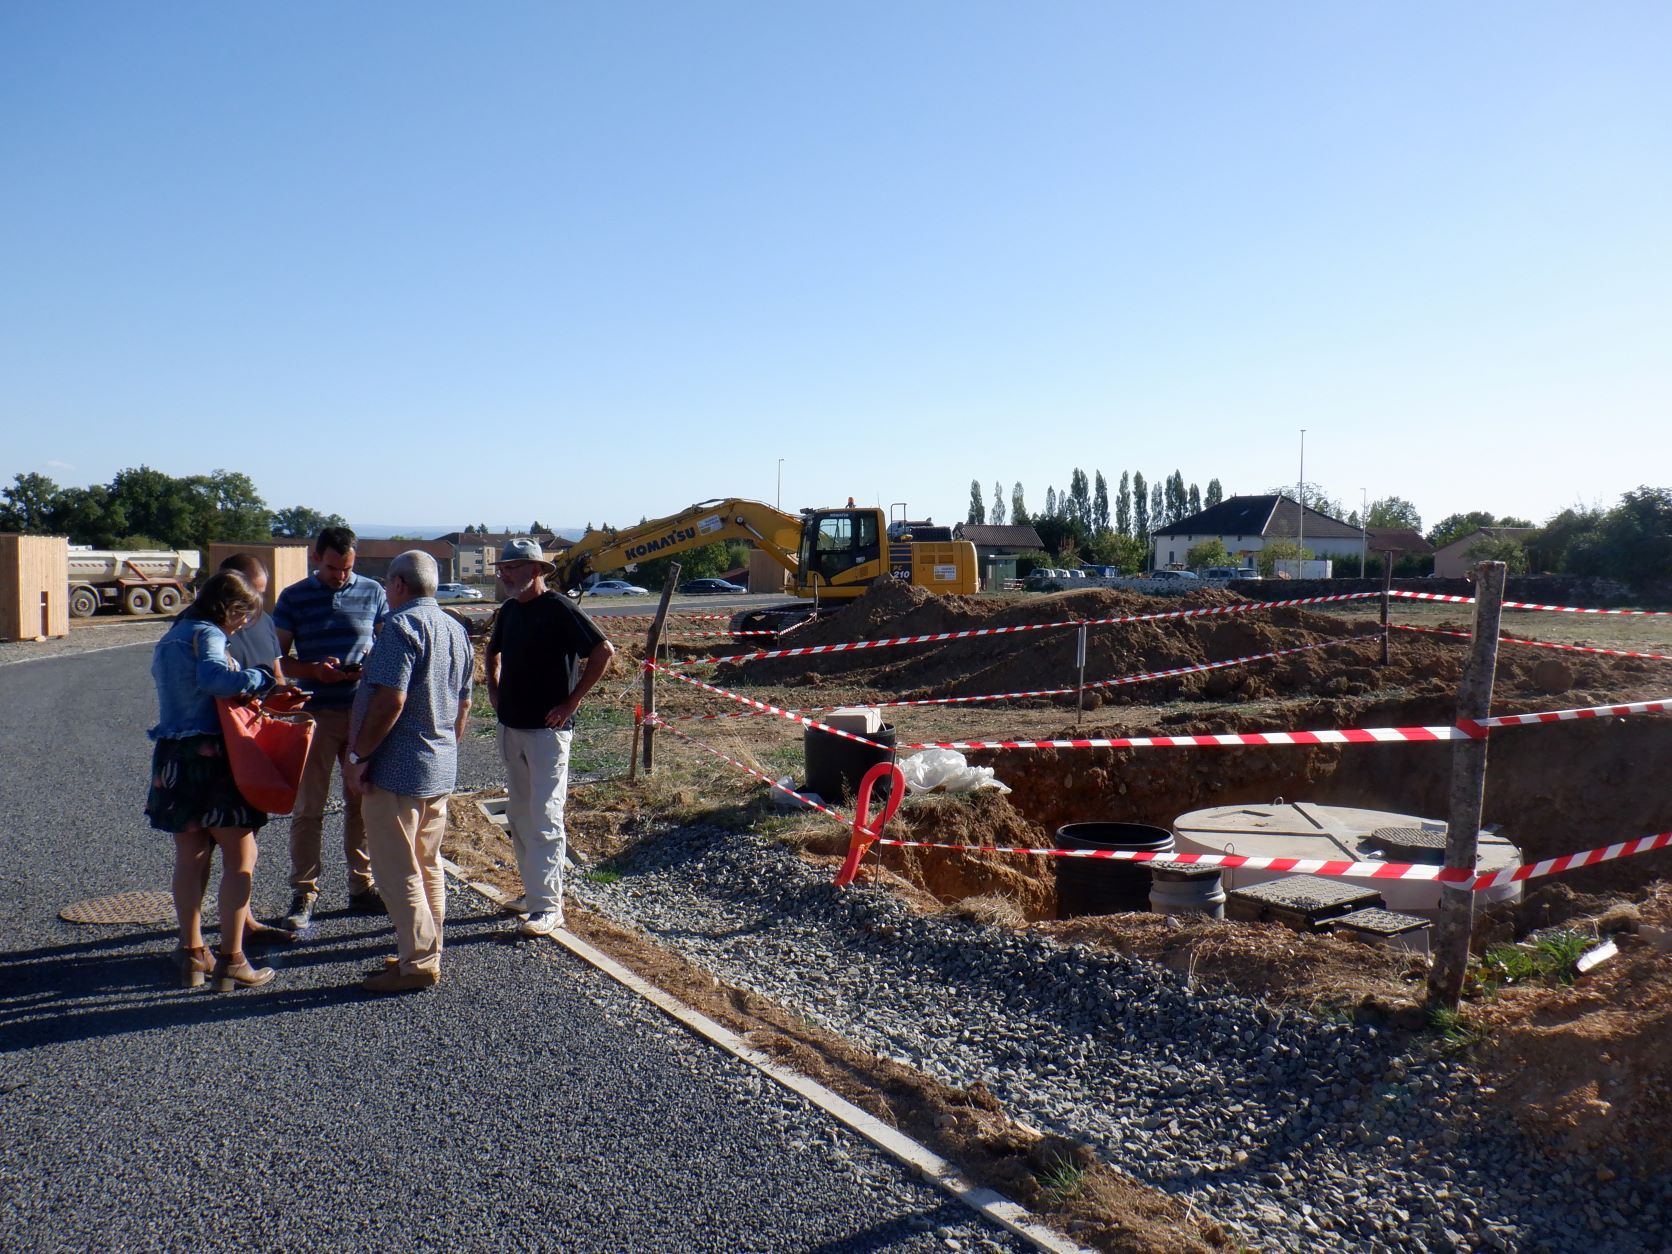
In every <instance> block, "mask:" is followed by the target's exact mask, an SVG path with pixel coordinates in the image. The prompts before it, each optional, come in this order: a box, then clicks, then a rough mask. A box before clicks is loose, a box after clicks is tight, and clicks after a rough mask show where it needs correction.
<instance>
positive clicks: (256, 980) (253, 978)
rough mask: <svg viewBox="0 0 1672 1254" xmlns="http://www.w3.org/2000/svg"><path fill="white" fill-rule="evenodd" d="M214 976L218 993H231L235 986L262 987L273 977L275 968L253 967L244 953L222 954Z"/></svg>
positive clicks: (218, 958)
mask: <svg viewBox="0 0 1672 1254" xmlns="http://www.w3.org/2000/svg"><path fill="white" fill-rule="evenodd" d="M212 978H213V979H214V981H215V991H216V992H217V993H230V992H231V991H232V990H233V989H235V988H260V987H261V986H262V985H263V984H265V983H267V982H268V981H269V980H271V979H272V978H273V968H272V967H252V966H251V965H250V964H249V961H248V960H247V959H246V958H245V957H244V955H243V954H242V953H235V954H220V955H218V956H217V957H216V958H215V973H214V976H213V977H212Z"/></svg>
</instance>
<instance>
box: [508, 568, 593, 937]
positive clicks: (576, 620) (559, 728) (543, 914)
mask: <svg viewBox="0 0 1672 1254" xmlns="http://www.w3.org/2000/svg"><path fill="white" fill-rule="evenodd" d="M555 569H556V567H554V566H553V565H552V564H551V563H550V562H548V561H547V560H546V558H545V554H543V553H541V552H540V544H539V542H538V541H536V540H508V541H507V542H506V544H505V548H504V550H503V551H502V552H501V553H500V555H499V582H500V586H501V587H502V588H503V589H504V590H505V593H506V595H507V596H508V597H509V600H507V601H506V602H505V603H504V604H503V605H501V606H500V607H499V615H498V617H497V618H496V619H495V620H494V627H493V635H492V636H490V637H489V638H488V647H487V653H486V656H485V657H484V659H483V664H484V667H485V669H486V670H487V675H488V700H489V701H490V702H492V703H493V708H494V712H495V713H497V714H498V715H499V753H500V756H501V757H502V758H503V759H504V761H505V786H506V792H507V793H508V794H509V795H508V800H507V803H506V806H505V817H506V818H507V820H509V825H510V828H511V845H512V847H513V848H514V849H515V850H516V854H517V871H518V872H519V873H520V874H521V875H522V882H523V894H524V902H525V905H526V909H527V911H528V917H527V918H526V919H524V920H523V921H522V923H521V925H520V930H521V931H522V933H523V935H525V936H550V935H551V934H552V933H553V932H554V931H556V930H557V929H558V928H559V927H562V926H563V856H564V853H565V849H566V846H567V844H568V837H567V835H566V834H565V832H564V830H563V807H564V804H565V802H566V801H567V798H568V792H569V742H570V739H571V738H572V737H573V735H574V731H573V728H574V721H575V710H576V708H577V707H578V706H579V705H580V703H581V698H582V697H584V696H586V694H587V692H588V691H589V690H590V689H591V687H592V685H593V684H595V683H597V682H598V680H599V677H600V676H602V675H603V673H604V671H605V670H606V669H608V667H609V664H610V658H611V657H613V656H614V655H615V646H614V645H613V644H611V643H610V642H609V641H608V640H607V639H605V638H604V633H603V632H601V631H599V630H598V628H597V626H596V625H595V624H594V623H593V621H592V620H591V619H590V618H588V617H587V616H586V615H585V614H583V613H581V611H580V610H579V609H577V608H576V606H575V604H574V602H572V601H570V600H569V598H568V597H566V596H564V595H563V594H562V593H561V592H557V591H554V590H552V589H549V588H547V587H546V576H547V575H549V574H551V573H552V572H553V571H554V570H555Z"/></svg>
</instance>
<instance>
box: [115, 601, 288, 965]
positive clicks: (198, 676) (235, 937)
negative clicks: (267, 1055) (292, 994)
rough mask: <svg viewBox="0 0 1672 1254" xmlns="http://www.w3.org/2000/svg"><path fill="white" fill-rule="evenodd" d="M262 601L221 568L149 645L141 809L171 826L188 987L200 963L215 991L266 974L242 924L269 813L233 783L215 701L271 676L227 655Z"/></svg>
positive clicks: (252, 689)
mask: <svg viewBox="0 0 1672 1254" xmlns="http://www.w3.org/2000/svg"><path fill="white" fill-rule="evenodd" d="M260 608H261V599H260V597H258V596H257V595H256V593H255V590H254V589H253V588H252V587H251V586H250V584H249V582H248V581H247V580H246V579H245V578H244V577H243V576H242V575H241V574H239V573H238V572H237V571H231V570H223V571H218V572H217V573H216V574H214V575H212V576H210V578H209V581H208V582H207V583H205V584H204V585H203V591H202V592H200V593H199V594H198V596H197V599H196V600H195V601H193V602H192V604H191V605H190V606H189V607H188V608H187V609H186V611H185V612H184V613H182V614H181V615H180V617H179V618H178V619H176V620H175V622H174V625H173V626H172V627H170V628H169V629H168V632H167V634H166V635H164V636H163V638H162V639H161V640H159V641H157V648H156V651H155V652H154V653H153V654H152V655H151V677H152V678H153V679H154V680H155V681H156V684H157V704H158V706H159V707H160V710H161V716H160V717H159V719H158V721H157V725H156V726H155V727H153V728H152V729H151V730H150V732H149V733H148V735H149V736H150V737H151V739H152V740H153V741H155V742H156V748H155V749H154V750H153V752H152V755H151V791H150V795H149V796H148V797H147V798H146V801H145V813H146V815H147V817H149V818H150V820H151V826H152V827H155V828H157V829H158V830H159V831H164V832H172V833H174V910H175V913H176V914H177V915H178V916H179V919H180V947H179V949H177V950H176V951H175V953H174V963H175V966H176V967H177V968H178V970H179V972H180V979H181V983H182V984H184V985H185V986H186V987H188V988H196V987H197V986H198V985H200V984H202V983H203V977H204V974H205V973H206V972H212V973H213V974H212V979H213V980H214V984H215V988H216V989H218V990H219V991H221V992H229V991H231V990H232V989H233V988H235V987H237V986H239V985H243V986H244V987H246V988H253V987H255V986H257V985H260V984H265V983H267V981H269V980H271V979H272V978H273V971H272V969H271V968H270V967H262V968H259V969H258V968H255V967H252V966H251V965H250V964H249V962H248V961H246V960H245V958H244V952H243V950H244V933H245V929H246V927H251V928H255V927H259V925H257V924H254V922H253V920H252V919H251V918H250V882H251V879H252V877H253V875H254V873H255V858H256V847H255V833H256V830H257V829H258V828H260V827H261V826H262V825H263V824H264V823H266V822H267V816H266V815H265V814H263V813H262V812H261V811H260V810H257V809H255V808H254V807H253V806H251V805H250V804H249V803H248V802H246V801H245V800H244V798H243V797H242V796H241V795H240V794H239V792H238V785H237V783H236V782H235V781H234V780H233V778H232V768H231V766H230V765H229V764H228V762H227V756H226V740H225V738H224V737H223V736H222V734H221V720H220V714H219V712H218V711H217V710H216V708H215V698H216V697H244V696H255V695H258V694H260V693H262V692H265V691H266V690H267V689H269V688H271V687H272V686H273V676H272V674H271V673H269V672H268V671H267V670H265V669H263V668H260V667H254V668H251V669H249V670H243V669H240V667H239V666H238V663H237V662H234V661H230V660H229V659H228V657H227V651H226V642H227V637H228V636H230V635H231V634H232V633H233V632H235V631H237V630H238V629H239V628H240V627H242V626H243V625H244V624H245V623H246V622H248V621H249V620H250V618H251V617H253V616H254V614H255V613H256V611H258V610H259V609H260ZM217 845H219V846H220V849H221V892H220V921H221V947H220V953H219V954H218V955H217V956H216V958H215V960H214V962H212V963H211V961H210V959H209V950H208V948H207V947H206V946H205V945H204V943H203V890H204V886H205V885H206V884H207V883H208V878H209V863H210V860H211V859H212V857H213V855H214V851H215V846H217Z"/></svg>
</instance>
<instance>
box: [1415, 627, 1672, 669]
mask: <svg viewBox="0 0 1672 1254" xmlns="http://www.w3.org/2000/svg"><path fill="white" fill-rule="evenodd" d="M1391 625H1392V626H1394V627H1396V628H1398V629H1399V630H1400V631H1420V632H1422V633H1423V634H1424V635H1429V636H1455V637H1457V638H1458V639H1459V640H1472V639H1473V638H1474V637H1473V636H1471V635H1470V634H1469V633H1468V632H1466V631H1448V630H1446V629H1445V628H1444V627H1418V626H1416V625H1415V624H1412V623H1393V624H1391ZM1498 643H1500V644H1525V645H1531V646H1532V647H1533V648H1535V649H1561V650H1563V651H1564V652H1567V653H1601V654H1605V655H1607V656H1608V657H1637V658H1647V659H1649V660H1650V661H1652V662H1672V653H1637V652H1634V651H1632V650H1630V649H1604V648H1601V647H1598V646H1595V645H1588V644H1557V643H1556V642H1555V641H1553V640H1521V639H1518V638H1516V637H1515V636H1500V637H1499V638H1498Z"/></svg>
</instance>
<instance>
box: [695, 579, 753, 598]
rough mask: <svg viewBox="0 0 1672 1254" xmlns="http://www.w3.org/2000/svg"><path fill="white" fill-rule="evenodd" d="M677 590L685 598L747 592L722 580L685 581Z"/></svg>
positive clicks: (745, 589)
mask: <svg viewBox="0 0 1672 1254" xmlns="http://www.w3.org/2000/svg"><path fill="white" fill-rule="evenodd" d="M679 590H680V591H681V592H683V593H685V594H686V595H687V596H700V595H719V594H720V593H726V592H733V593H735V592H747V591H748V589H747V588H743V587H739V586H738V585H737V584H735V583H729V582H727V581H726V580H724V579H687V580H686V581H685V582H684V583H682V584H680V585H679Z"/></svg>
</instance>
